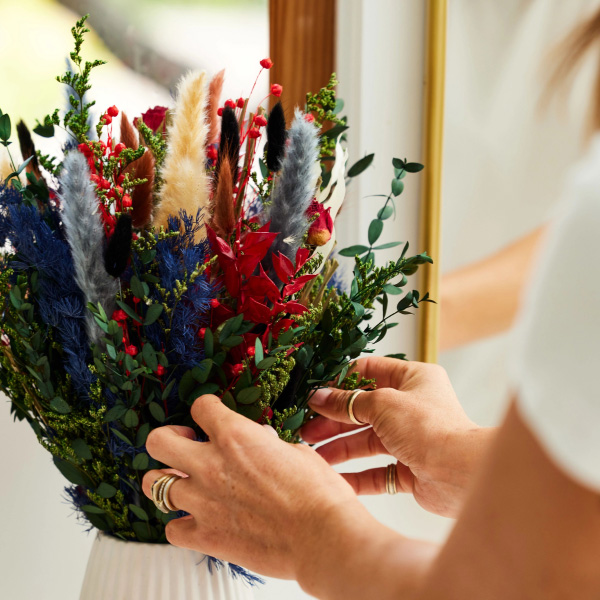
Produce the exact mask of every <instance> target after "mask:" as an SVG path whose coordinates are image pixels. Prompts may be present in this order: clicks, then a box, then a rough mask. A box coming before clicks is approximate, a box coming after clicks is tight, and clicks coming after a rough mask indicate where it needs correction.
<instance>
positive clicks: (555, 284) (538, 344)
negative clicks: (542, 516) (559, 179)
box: [510, 136, 600, 490]
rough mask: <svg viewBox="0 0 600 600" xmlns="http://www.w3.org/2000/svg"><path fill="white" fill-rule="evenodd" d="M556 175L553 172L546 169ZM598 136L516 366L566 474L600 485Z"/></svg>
mask: <svg viewBox="0 0 600 600" xmlns="http://www.w3.org/2000/svg"><path fill="white" fill-rule="evenodd" d="M548 176H549V177H552V174H551V173H549V174H548ZM599 261H600V136H597V137H596V138H595V139H594V141H593V143H592V145H591V147H590V150H589V153H588V154H587V156H586V158H585V159H584V160H583V161H582V162H581V163H580V164H579V165H578V166H577V167H576V168H575V169H574V170H573V172H572V173H571V176H570V177H569V179H568V183H567V185H566V189H565V194H564V198H563V203H562V206H561V210H560V211H558V213H557V218H556V219H555V222H554V224H553V226H552V228H551V230H550V231H549V233H548V235H547V239H546V242H545V245H544V247H543V249H542V250H541V254H540V260H539V263H538V268H537V270H536V273H535V275H534V276H533V279H532V285H531V287H530V289H529V293H528V295H527V298H526V301H525V304H524V306H523V311H522V313H521V317H520V320H519V323H518V325H517V331H516V335H515V338H514V345H513V350H514V353H513V355H512V359H511V365H510V371H511V380H512V384H513V388H514V390H515V392H516V394H517V398H518V401H517V402H518V404H517V405H518V408H519V411H520V414H521V416H522V417H523V418H524V420H525V422H526V424H527V425H528V426H529V428H530V429H531V431H533V433H534V434H535V435H536V437H537V438H538V439H539V441H540V442H541V444H542V446H543V447H544V448H545V449H546V451H547V452H548V454H549V455H550V456H551V457H552V459H553V460H554V461H555V462H556V463H557V464H558V466H559V467H561V468H562V470H563V471H565V472H566V473H567V474H569V475H571V476H572V477H573V478H574V479H575V480H578V481H579V482H580V483H582V484H584V485H587V486H589V487H592V488H595V489H597V490H600V264H599Z"/></svg>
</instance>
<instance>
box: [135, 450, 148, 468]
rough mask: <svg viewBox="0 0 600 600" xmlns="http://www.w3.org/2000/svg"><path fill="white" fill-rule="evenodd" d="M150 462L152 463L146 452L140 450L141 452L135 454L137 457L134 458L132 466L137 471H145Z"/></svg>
mask: <svg viewBox="0 0 600 600" xmlns="http://www.w3.org/2000/svg"><path fill="white" fill-rule="evenodd" d="M149 464H150V459H149V458H148V455H147V454H146V453H145V452H140V453H139V454H136V455H135V458H134V459H133V462H132V463H131V466H132V467H133V468H134V469H135V470H136V471H144V470H146V469H147V468H148V465H149Z"/></svg>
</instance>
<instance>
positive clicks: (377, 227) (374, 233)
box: [369, 219, 383, 246]
mask: <svg viewBox="0 0 600 600" xmlns="http://www.w3.org/2000/svg"><path fill="white" fill-rule="evenodd" d="M382 231H383V221H382V220H381V219H373V220H372V221H371V224H370V225H369V244H371V246H372V245H373V244H374V243H375V242H376V241H377V240H378V239H379V236H380V235H381V232H382Z"/></svg>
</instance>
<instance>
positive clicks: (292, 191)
mask: <svg viewBox="0 0 600 600" xmlns="http://www.w3.org/2000/svg"><path fill="white" fill-rule="evenodd" d="M318 160H319V137H318V130H317V128H316V127H315V126H314V125H313V124H312V123H309V122H308V121H306V120H305V119H304V115H303V114H302V113H301V112H300V111H299V110H296V115H295V118H294V122H293V123H292V126H291V127H290V130H289V146H288V149H287V154H286V156H285V158H284V159H283V163H282V167H281V173H280V174H279V175H278V176H277V178H276V179H275V184H274V187H273V193H272V194H271V206H270V209H269V213H268V218H267V220H269V221H271V226H270V230H271V231H272V232H278V233H279V235H278V236H277V237H276V238H275V241H274V242H273V245H272V246H271V250H270V252H269V254H267V256H266V257H265V259H264V260H263V265H264V267H265V270H267V272H269V273H270V274H273V270H272V254H277V253H278V252H281V253H282V254H285V255H286V256H287V257H288V258H289V259H290V260H291V261H294V260H295V258H296V251H297V250H298V248H299V247H300V243H301V242H302V238H303V236H304V234H305V233H306V230H307V228H308V219H307V217H306V211H307V209H308V207H309V206H310V202H311V200H312V198H313V197H314V194H315V189H316V186H317V178H318V171H316V170H315V165H316V164H317V161H318ZM315 173H316V176H315ZM273 275H274V274H273Z"/></svg>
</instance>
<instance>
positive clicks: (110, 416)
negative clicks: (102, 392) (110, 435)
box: [104, 404, 127, 423]
mask: <svg viewBox="0 0 600 600" xmlns="http://www.w3.org/2000/svg"><path fill="white" fill-rule="evenodd" d="M126 412H127V407H126V406H125V405H124V404H115V406H113V407H112V408H111V409H110V410H109V411H108V412H107V413H106V415H105V416H104V422H105V423H111V422H112V421H118V420H119V419H120V418H121V417H122V416H123V415H124V414H125V413H126Z"/></svg>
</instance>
